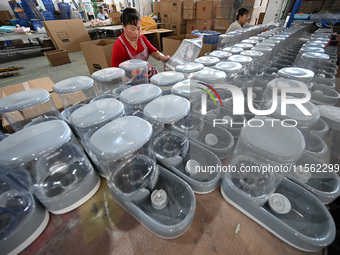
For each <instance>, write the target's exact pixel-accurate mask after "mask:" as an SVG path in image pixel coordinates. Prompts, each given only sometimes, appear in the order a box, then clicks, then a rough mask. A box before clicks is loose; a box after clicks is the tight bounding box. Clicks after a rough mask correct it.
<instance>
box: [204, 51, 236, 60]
mask: <svg viewBox="0 0 340 255" xmlns="http://www.w3.org/2000/svg"><path fill="white" fill-rule="evenodd" d="M231 55H232V53H231V52H228V51H223V50H214V51H213V52H211V53H210V54H209V56H213V57H217V58H219V59H221V60H223V59H227V58H229V57H230V56H231Z"/></svg>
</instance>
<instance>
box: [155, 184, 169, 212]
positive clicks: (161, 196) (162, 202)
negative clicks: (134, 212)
mask: <svg viewBox="0 0 340 255" xmlns="http://www.w3.org/2000/svg"><path fill="white" fill-rule="evenodd" d="M151 204H152V207H153V208H155V209H157V210H161V209H163V208H164V207H165V206H166V205H167V204H168V196H167V194H166V192H165V191H164V190H163V189H156V190H154V191H153V192H152V194H151Z"/></svg>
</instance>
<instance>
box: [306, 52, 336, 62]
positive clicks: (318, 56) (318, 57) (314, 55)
mask: <svg viewBox="0 0 340 255" xmlns="http://www.w3.org/2000/svg"><path fill="white" fill-rule="evenodd" d="M302 57H303V58H307V59H314V60H320V61H321V60H329V55H327V54H325V53H318V52H305V53H303V54H302Z"/></svg>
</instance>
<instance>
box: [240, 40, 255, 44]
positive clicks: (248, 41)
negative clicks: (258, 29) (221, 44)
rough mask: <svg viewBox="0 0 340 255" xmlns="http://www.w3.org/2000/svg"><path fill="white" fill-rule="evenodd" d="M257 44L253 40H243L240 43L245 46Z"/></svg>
mask: <svg viewBox="0 0 340 255" xmlns="http://www.w3.org/2000/svg"><path fill="white" fill-rule="evenodd" d="M258 42H259V41H258V40H254V39H245V40H242V41H241V43H246V44H257V43H258Z"/></svg>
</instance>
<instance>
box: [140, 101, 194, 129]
mask: <svg viewBox="0 0 340 255" xmlns="http://www.w3.org/2000/svg"><path fill="white" fill-rule="evenodd" d="M189 110H190V103H189V101H188V100H187V99H185V98H184V97H180V96H176V95H167V96H161V97H159V98H156V99H155V100H153V101H151V102H150V103H148V104H147V105H146V106H145V108H144V115H145V116H146V117H147V118H149V119H153V120H155V121H157V122H160V123H163V124H170V123H173V122H176V121H178V120H180V119H182V118H183V117H184V116H186V115H187V114H188V112H189Z"/></svg>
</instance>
